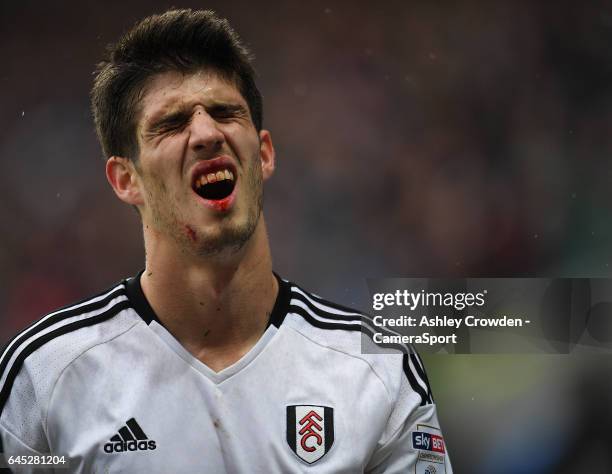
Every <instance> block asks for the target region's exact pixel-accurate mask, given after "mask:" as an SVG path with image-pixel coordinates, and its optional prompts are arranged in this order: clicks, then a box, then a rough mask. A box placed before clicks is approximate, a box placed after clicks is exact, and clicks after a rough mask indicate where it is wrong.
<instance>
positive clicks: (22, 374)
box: [0, 281, 138, 413]
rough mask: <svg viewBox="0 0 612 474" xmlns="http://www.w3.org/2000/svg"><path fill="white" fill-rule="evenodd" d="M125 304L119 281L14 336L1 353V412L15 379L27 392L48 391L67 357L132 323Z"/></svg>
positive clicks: (78, 353) (124, 294) (44, 317)
mask: <svg viewBox="0 0 612 474" xmlns="http://www.w3.org/2000/svg"><path fill="white" fill-rule="evenodd" d="M129 307H130V302H129V299H128V297H127V294H126V287H125V281H122V282H121V283H118V284H116V285H114V286H112V287H111V288H108V289H107V290H105V291H103V292H100V293H99V294H97V295H95V296H92V297H89V298H86V299H83V300H81V301H79V302H77V303H74V304H71V305H69V306H65V307H63V308H61V309H59V310H56V311H53V312H51V313H49V314H47V315H45V316H43V317H42V318H40V319H39V320H38V321H35V322H34V323H32V324H31V325H30V326H28V327H27V328H25V329H24V330H23V331H21V332H20V333H18V334H17V335H15V337H13V338H12V339H11V340H10V341H9V342H8V343H7V344H6V346H5V347H4V348H3V349H2V352H1V355H0V413H1V412H2V410H3V409H4V407H5V405H6V403H7V400H8V399H9V396H10V394H11V392H12V391H13V387H14V386H15V385H16V380H17V381H18V379H25V380H27V381H28V385H31V387H32V390H35V391H36V392H41V393H42V394H44V393H48V392H49V391H50V390H51V388H52V386H53V384H54V383H55V381H56V380H57V378H58V377H59V376H60V375H61V373H62V371H63V370H64V369H65V368H66V367H67V366H68V365H69V364H70V363H71V362H72V361H74V360H75V359H76V358H78V357H79V356H80V355H81V354H83V353H84V352H86V351H87V350H88V349H90V348H91V347H94V346H96V345H98V344H101V343H103V342H105V341H106V340H110V339H112V338H114V337H116V336H117V335H118V334H120V333H121V332H123V331H126V330H128V329H129V328H130V327H132V326H133V325H134V324H136V323H137V322H138V321H137V318H135V317H134V315H133V314H129V313H128V312H125V311H124V310H126V309H127V308H129ZM18 382H19V381H18ZM17 385H19V383H17Z"/></svg>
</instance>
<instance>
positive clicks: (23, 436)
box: [0, 366, 53, 474]
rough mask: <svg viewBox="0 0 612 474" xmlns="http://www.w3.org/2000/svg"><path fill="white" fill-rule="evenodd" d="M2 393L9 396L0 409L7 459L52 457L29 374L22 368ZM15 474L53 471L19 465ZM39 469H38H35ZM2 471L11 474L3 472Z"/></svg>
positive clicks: (1, 433) (3, 454)
mask: <svg viewBox="0 0 612 474" xmlns="http://www.w3.org/2000/svg"><path fill="white" fill-rule="evenodd" d="M3 390H7V391H8V393H9V395H8V399H7V400H6V403H4V404H3V405H2V406H0V409H1V410H2V412H1V414H0V441H1V446H0V447H1V448H2V449H1V452H2V457H3V458H4V460H6V461H7V462H8V459H9V457H11V456H40V455H48V454H49V446H48V443H47V439H46V436H45V433H44V429H43V423H42V414H41V412H42V410H41V407H40V405H39V402H38V397H37V394H36V390H35V387H34V385H33V383H32V379H31V377H30V374H29V371H28V370H27V368H26V367H25V366H23V367H22V368H21V370H20V371H19V373H18V375H17V376H16V377H15V379H14V380H8V381H7V380H6V379H5V380H4V386H3ZM16 466H17V467H18V468H19V469H13V470H12V471H13V472H19V473H20V474H21V473H23V474H26V473H35V474H45V473H51V472H53V469H45V468H40V466H38V468H36V466H34V465H31V466H30V465H24V464H20V465H16ZM34 468H36V469H34ZM2 472H11V471H9V470H7V469H0V473H2Z"/></svg>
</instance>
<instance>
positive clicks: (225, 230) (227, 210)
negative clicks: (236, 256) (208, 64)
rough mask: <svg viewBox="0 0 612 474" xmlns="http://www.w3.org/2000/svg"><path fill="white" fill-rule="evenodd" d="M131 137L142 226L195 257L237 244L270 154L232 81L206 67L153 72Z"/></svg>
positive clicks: (247, 231) (251, 216)
mask: <svg viewBox="0 0 612 474" xmlns="http://www.w3.org/2000/svg"><path fill="white" fill-rule="evenodd" d="M137 135H138V143H139V148H140V154H139V157H138V160H137V161H136V163H135V171H136V172H135V180H136V182H137V185H138V187H139V193H140V198H141V202H140V204H139V208H140V211H141V214H142V220H143V224H144V225H145V226H149V227H150V228H151V229H150V230H152V231H153V232H154V233H155V234H157V236H158V237H159V238H161V239H164V238H170V239H172V240H174V242H175V243H178V244H179V247H181V248H182V249H187V250H191V251H195V252H196V253H197V254H199V255H213V254H217V253H219V252H221V251H236V250H238V249H240V248H241V247H242V246H243V245H244V244H245V243H246V242H247V241H248V240H249V238H250V237H251V235H252V234H253V232H254V230H255V228H256V226H257V223H258V221H259V217H260V214H261V209H262V200H263V186H262V181H263V179H266V178H268V177H269V176H270V175H271V174H272V171H273V167H274V151H273V149H272V142H271V138H270V135H269V133H268V132H267V131H261V132H260V133H259V134H258V133H257V131H256V129H255V127H254V125H253V122H252V120H251V116H250V113H249V108H248V105H247V103H246V101H245V100H244V98H243V97H242V95H241V94H240V92H239V91H238V89H237V88H236V86H235V85H234V84H233V83H231V82H228V81H226V80H224V79H223V78H222V77H220V76H219V75H217V74H215V73H210V72H199V73H195V74H191V75H183V74H181V73H178V72H167V73H163V74H159V75H157V76H154V77H153V78H152V79H151V80H150V82H149V83H148V85H147V87H146V88H145V92H144V96H143V98H142V101H141V111H140V119H139V121H138V126H137Z"/></svg>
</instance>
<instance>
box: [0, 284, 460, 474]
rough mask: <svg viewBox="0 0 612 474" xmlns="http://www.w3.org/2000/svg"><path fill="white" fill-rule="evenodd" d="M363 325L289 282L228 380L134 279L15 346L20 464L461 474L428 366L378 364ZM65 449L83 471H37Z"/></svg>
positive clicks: (11, 429)
mask: <svg viewBox="0 0 612 474" xmlns="http://www.w3.org/2000/svg"><path fill="white" fill-rule="evenodd" d="M360 318H361V316H360V315H359V314H358V313H356V312H354V311H352V310H349V309H347V308H344V307H341V306H339V305H336V304H333V303H330V302H327V301H325V300H323V299H321V298H320V297H318V296H315V295H312V294H310V293H307V292H306V291H304V290H302V289H301V288H299V287H298V286H297V285H295V284H293V283H290V282H288V281H285V280H281V279H279V294H278V297H277V300H276V303H275V306H274V309H273V312H272V315H271V317H270V323H269V326H268V328H267V330H266V331H265V333H264V335H263V336H262V337H261V339H260V340H259V341H258V342H257V344H255V346H254V347H253V348H252V349H251V350H250V351H249V352H248V353H247V354H245V355H244V357H242V358H241V359H240V360H239V361H238V362H236V363H235V364H233V365H232V366H230V367H227V368H226V369H224V370H222V371H220V372H214V371H212V370H211V369H209V368H208V367H207V366H206V365H204V364H203V363H202V362H200V361H199V360H198V359H197V358H195V357H193V356H192V355H191V354H190V353H189V352H188V351H187V350H186V349H185V348H184V347H183V346H182V345H181V344H180V343H179V342H178V341H177V340H176V339H175V338H174V337H173V336H172V334H170V333H169V332H168V331H167V330H166V329H165V328H164V326H163V325H162V324H161V323H160V321H159V320H158V318H157V317H156V315H155V314H154V312H153V310H152V308H151V307H150V305H149V304H148V302H147V300H146V298H145V296H144V294H143V292H142V288H141V286H140V276H138V277H135V278H132V279H129V280H125V281H123V282H121V283H120V284H118V285H117V286H115V287H114V288H112V289H111V290H109V291H107V292H104V293H102V294H100V295H98V296H96V297H94V298H91V299H88V300H85V301H82V302H80V303H78V304H75V305H72V306H69V307H67V308H64V309H62V310H59V311H56V312H54V313H51V314H49V315H47V316H45V317H43V318H42V319H40V320H39V321H37V322H36V323H34V324H33V325H31V326H30V327H29V328H27V329H26V330H24V331H23V332H22V333H20V334H19V335H17V336H16V337H15V338H13V339H12V340H11V341H10V342H9V344H8V345H7V347H6V348H5V349H4V351H3V353H2V356H1V358H0V387H1V389H0V410H2V411H1V416H0V438H1V441H2V445H3V446H2V450H3V452H4V458H5V459H6V460H8V459H10V460H11V461H13V462H14V461H15V459H18V460H20V461H26V464H24V463H20V464H13V466H16V467H19V470H18V471H17V470H16V472H35V473H42V472H75V473H87V474H93V473H115V472H118V473H119V472H120V473H130V474H137V473H142V474H150V473H186V474H189V473H249V474H251V473H265V474H275V473H279V474H290V473H302V472H305V473H308V472H312V473H321V474H324V473H330V474H331V473H333V474H340V473H351V474H352V473H362V472H371V473H400V472H401V473H420V474H434V473H435V474H440V473H445V474H451V472H452V470H451V466H450V462H449V458H448V454H447V452H446V447H445V445H444V440H443V438H442V434H441V432H440V428H439V424H438V420H437V416H436V409H435V405H434V403H433V399H432V396H431V390H430V389H429V385H428V382H427V377H426V375H425V370H424V367H423V364H422V362H421V360H420V358H419V357H418V355H417V354H416V353H412V354H409V355H408V354H406V355H402V354H362V353H361V343H360V342H361V339H360V338H361V332H360ZM50 453H52V454H55V455H63V456H65V457H66V459H69V462H70V467H69V469H68V470H66V469H57V470H54V468H53V467H48V468H46V469H40V468H38V469H34V468H35V467H36V465H33V464H29V463H27V461H31V462H35V460H36V456H39V455H41V454H42V455H48V454H50ZM15 456H21V457H19V458H16V457H15ZM28 456H29V458H28ZM58 467H61V466H58Z"/></svg>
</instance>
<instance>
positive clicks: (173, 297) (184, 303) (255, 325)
mask: <svg viewBox="0 0 612 474" xmlns="http://www.w3.org/2000/svg"><path fill="white" fill-rule="evenodd" d="M145 247H146V250H147V253H146V255H147V260H146V269H145V272H144V273H143V275H142V277H141V285H142V289H143V292H144V294H145V296H146V297H147V300H148V301H149V303H150V304H151V307H152V308H153V310H154V311H155V313H156V315H157V317H158V318H159V319H160V321H161V322H162V323H163V324H164V326H165V327H166V329H168V331H170V333H172V335H173V336H174V337H175V338H176V339H177V340H178V341H179V342H180V343H181V344H182V345H183V346H184V347H185V348H186V349H187V350H188V351H189V352H191V353H192V354H193V355H194V356H195V357H197V358H199V359H200V360H201V361H202V362H204V363H205V364H206V365H208V366H209V367H210V368H212V369H213V370H221V369H223V368H225V367H227V366H228V365H231V364H232V363H234V362H236V361H237V360H238V359H240V358H241V357H242V356H243V355H244V354H245V353H246V352H248V351H249V349H251V347H253V345H254V344H255V343H256V342H257V341H258V340H259V338H260V337H261V335H262V334H263V332H264V331H265V329H266V327H267V324H268V321H269V318H270V313H271V311H272V308H273V306H274V302H275V300H276V295H277V293H278V283H277V281H276V278H275V277H274V274H273V273H272V258H271V255H270V247H269V243H268V236H267V232H266V227H265V223H264V219H263V216H262V217H261V218H260V219H259V223H258V224H257V227H256V229H255V232H254V233H253V235H252V236H251V238H250V240H249V241H248V242H247V243H246V244H245V245H244V247H243V248H242V249H240V250H239V251H237V252H235V253H234V254H232V255H231V256H224V258H222V259H221V258H204V257H197V256H193V255H186V253H185V252H184V251H181V250H180V249H177V248H176V246H175V245H174V244H173V243H168V242H165V241H164V240H162V239H160V238H156V236H152V235H147V234H146V232H145Z"/></svg>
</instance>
